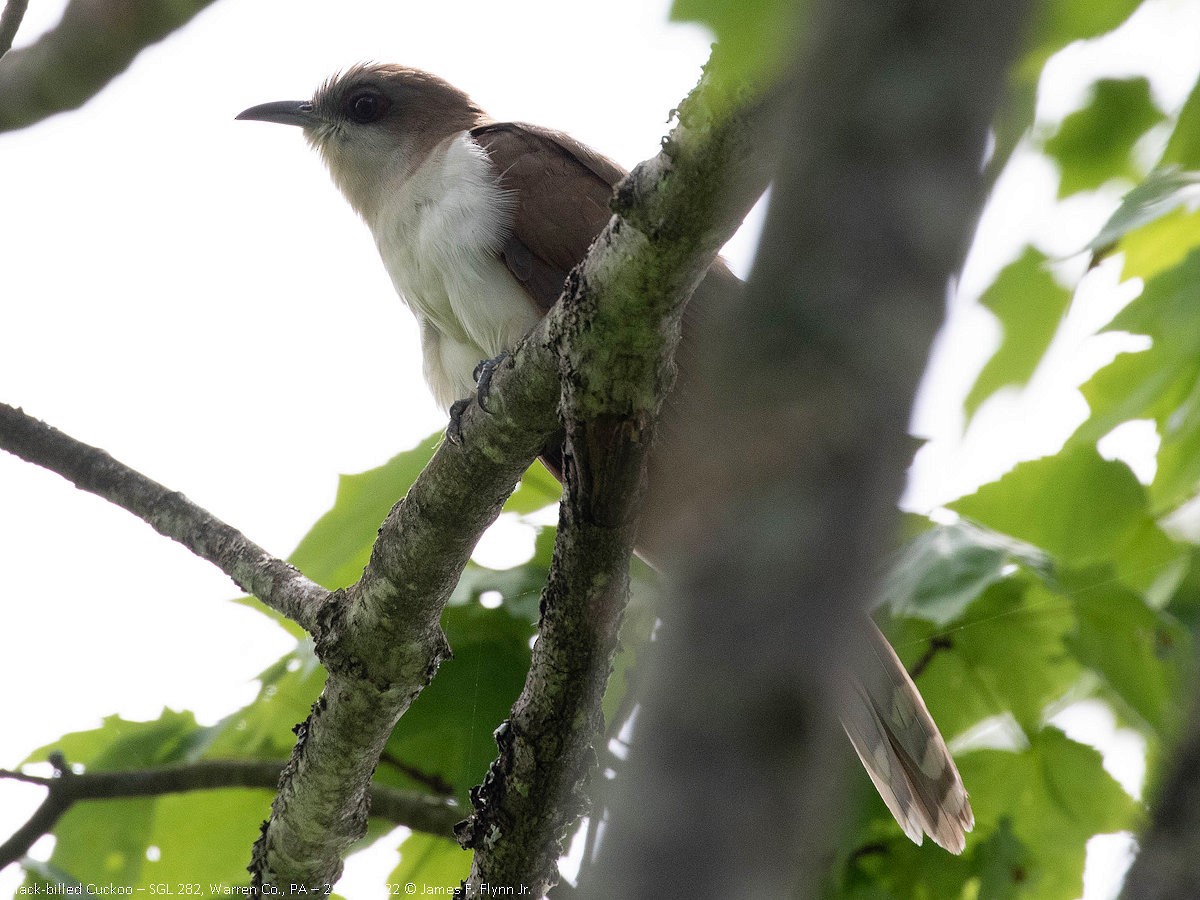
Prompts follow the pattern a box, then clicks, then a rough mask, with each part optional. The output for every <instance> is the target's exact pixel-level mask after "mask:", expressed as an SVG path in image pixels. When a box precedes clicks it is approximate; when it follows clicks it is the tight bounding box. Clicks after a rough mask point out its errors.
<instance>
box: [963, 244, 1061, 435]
mask: <svg viewBox="0 0 1200 900" xmlns="http://www.w3.org/2000/svg"><path fill="white" fill-rule="evenodd" d="M1046 262H1047V260H1046V257H1045V256H1043V255H1042V254H1040V253H1038V252H1037V251H1036V250H1034V249H1032V248H1029V249H1027V250H1026V251H1025V253H1024V254H1023V255H1022V256H1021V258H1020V259H1018V260H1017V261H1016V262H1014V263H1012V264H1011V265H1009V266H1007V267H1006V268H1005V269H1004V270H1003V271H1002V272H1001V273H1000V274H999V275H998V276H997V277H996V280H995V282H993V283H992V285H991V287H989V288H988V289H987V292H986V293H985V294H984V295H983V297H981V298H980V303H982V304H983V306H984V307H986V308H987V309H988V310H990V311H991V312H992V314H993V315H995V316H996V318H997V319H999V320H1000V325H1001V327H1002V328H1003V330H1004V339H1003V341H1002V342H1001V344H1000V348H999V349H998V350H997V351H996V352H995V354H993V355H992V357H991V359H989V360H988V361H987V363H986V364H985V365H984V367H983V370H982V371H981V372H980V373H979V377H978V378H977V379H976V380H975V385H974V386H973V387H972V388H971V391H970V393H969V394H968V395H967V399H966V401H965V403H964V407H965V409H966V413H967V416H968V417H970V416H973V415H974V414H975V412H976V410H977V409H978V408H979V405H980V404H981V403H982V402H983V401H984V400H985V399H986V398H988V397H990V396H991V395H992V394H993V393H995V392H996V391H998V390H999V389H1000V388H1003V387H1008V386H1010V385H1012V386H1017V387H1020V386H1023V385H1024V384H1025V383H1026V382H1028V381H1029V379H1030V377H1031V376H1032V375H1033V372H1034V370H1035V369H1036V368H1037V366H1038V363H1039V362H1041V359H1042V356H1043V355H1044V354H1045V352H1046V348H1048V347H1049V346H1050V341H1051V340H1052V339H1053V338H1054V334H1055V332H1056V331H1057V330H1058V324H1059V322H1060V321H1062V316H1063V313H1064V312H1065V311H1066V308H1067V304H1068V303H1069V302H1070V300H1071V292H1070V291H1068V290H1066V289H1065V288H1063V287H1061V286H1059V284H1058V282H1056V281H1055V280H1054V278H1053V277H1052V276H1051V275H1050V273H1049V271H1047V269H1046Z"/></svg>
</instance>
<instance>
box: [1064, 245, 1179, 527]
mask: <svg viewBox="0 0 1200 900" xmlns="http://www.w3.org/2000/svg"><path fill="white" fill-rule="evenodd" d="M1108 330H1110V331H1127V332H1130V333H1133V334H1143V335H1147V336H1148V337H1150V339H1151V341H1152V342H1153V343H1152V345H1151V347H1150V349H1148V350H1144V351H1142V352H1140V353H1135V354H1122V355H1120V356H1118V357H1117V358H1116V359H1115V360H1113V362H1112V363H1110V364H1109V365H1108V366H1105V367H1104V368H1103V369H1101V370H1100V371H1099V372H1097V373H1096V374H1095V375H1094V376H1092V378H1091V380H1090V381H1088V382H1087V384H1085V385H1084V386H1083V387H1082V388H1081V390H1082V392H1083V395H1084V398H1085V399H1086V400H1087V402H1088V405H1089V407H1091V415H1090V416H1089V417H1088V419H1087V421H1085V422H1084V423H1083V424H1082V425H1081V426H1080V428H1079V430H1078V431H1077V432H1076V433H1075V434H1074V435H1072V437H1071V443H1072V444H1080V443H1083V444H1090V443H1092V442H1094V441H1095V440H1096V439H1097V438H1099V437H1100V436H1102V435H1104V434H1107V433H1108V432H1109V431H1111V430H1112V429H1113V428H1115V427H1116V426H1117V425H1119V424H1121V423H1122V422H1126V421H1129V420H1132V419H1153V420H1154V422H1155V424H1156V426H1157V428H1158V433H1159V436H1160V437H1161V438H1162V444H1161V446H1160V448H1159V454H1158V471H1157V473H1156V474H1155V477H1154V481H1153V482H1152V483H1151V485H1150V502H1151V504H1152V508H1153V510H1154V511H1155V512H1156V513H1159V512H1163V511H1167V510H1170V509H1173V508H1175V507H1176V506H1177V505H1178V504H1180V503H1182V502H1184V501H1186V500H1188V499H1190V498H1191V497H1192V496H1194V495H1195V492H1196V488H1197V484H1200V353H1197V352H1196V348H1197V347H1198V346H1200V249H1198V250H1193V251H1192V252H1191V253H1189V254H1188V255H1187V257H1186V258H1185V259H1184V261H1183V262H1182V263H1180V264H1179V265H1177V266H1175V267H1173V268H1171V269H1167V270H1166V271H1163V272H1161V273H1159V274H1158V275H1157V276H1155V277H1154V278H1153V279H1151V280H1150V281H1149V282H1147V284H1146V287H1145V289H1144V290H1143V291H1142V294H1141V296H1140V297H1138V298H1137V299H1136V300H1134V301H1133V302H1132V303H1130V304H1129V305H1128V306H1127V307H1126V308H1125V309H1124V310H1122V311H1121V313H1120V314H1118V315H1117V316H1116V318H1114V319H1113V321H1112V323H1111V324H1110V325H1109V328H1108Z"/></svg>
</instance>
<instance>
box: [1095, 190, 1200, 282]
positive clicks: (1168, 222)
mask: <svg viewBox="0 0 1200 900" xmlns="http://www.w3.org/2000/svg"><path fill="white" fill-rule="evenodd" d="M1197 246H1200V209H1197V210H1192V209H1188V208H1185V207H1182V206H1180V207H1176V208H1175V209H1172V210H1171V211H1170V212H1168V213H1166V214H1165V215H1163V216H1160V217H1159V218H1157V219H1154V220H1153V221H1151V222H1147V223H1146V224H1145V225H1142V226H1141V227H1140V228H1135V229H1134V230H1133V231H1130V232H1129V233H1128V234H1126V235H1125V236H1124V237H1122V238H1121V239H1120V241H1119V242H1118V243H1117V244H1116V247H1115V248H1114V249H1116V250H1119V251H1120V252H1121V253H1123V254H1124V256H1125V259H1124V261H1123V262H1122V265H1121V272H1122V273H1123V274H1124V276H1125V277H1126V278H1142V279H1150V278H1153V277H1154V276H1155V275H1157V274H1158V273H1159V272H1162V271H1163V270H1164V269H1169V268H1171V267H1172V266H1176V265H1178V264H1179V263H1180V262H1182V261H1183V259H1184V257H1186V256H1187V255H1188V253H1190V252H1191V251H1192V250H1194V249H1195V248H1196V247H1197Z"/></svg>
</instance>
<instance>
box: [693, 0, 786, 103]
mask: <svg viewBox="0 0 1200 900" xmlns="http://www.w3.org/2000/svg"><path fill="white" fill-rule="evenodd" d="M795 6H796V4H795V3H794V2H791V0H675V2H674V3H673V4H672V5H671V15H670V19H671V21H672V22H698V23H700V24H701V25H705V26H707V27H708V28H709V29H710V30H711V31H712V33H713V35H714V36H715V37H716V40H717V44H718V45H719V47H720V52H719V53H714V54H713V59H712V63H710V65H717V66H719V67H720V69H721V71H722V73H723V74H724V75H725V76H726V77H728V78H730V79H733V80H735V81H744V82H750V83H753V82H756V81H766V80H769V79H771V78H772V77H773V76H774V74H775V73H776V72H777V71H778V69H779V67H780V66H781V65H782V64H783V62H784V53H783V51H784V49H785V48H786V47H787V46H788V41H789V39H790V38H791V36H792V32H793V31H794V28H795V25H794V12H793V11H794V9H795Z"/></svg>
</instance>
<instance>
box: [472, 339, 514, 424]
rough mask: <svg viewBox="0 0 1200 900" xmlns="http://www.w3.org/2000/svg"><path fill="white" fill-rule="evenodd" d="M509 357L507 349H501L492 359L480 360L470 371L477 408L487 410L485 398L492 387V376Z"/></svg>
mask: <svg viewBox="0 0 1200 900" xmlns="http://www.w3.org/2000/svg"><path fill="white" fill-rule="evenodd" d="M510 358H511V357H510V355H509V352H508V351H507V350H501V351H500V353H499V354H498V355H496V356H495V357H493V358H492V359H484V360H481V361H480V363H479V365H477V366H476V367H475V371H474V372H472V373H471V377H472V378H474V379H475V400H476V402H478V403H479V408H480V409H482V410H483V411H484V412H489V410H488V408H487V398H488V394H489V393H490V392H491V389H492V376H493V375H495V374H496V370H497V369H498V368H500V365H501V364H502V363H503V362H504V361H505V360H506V359H510Z"/></svg>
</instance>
